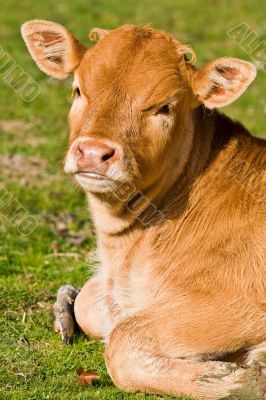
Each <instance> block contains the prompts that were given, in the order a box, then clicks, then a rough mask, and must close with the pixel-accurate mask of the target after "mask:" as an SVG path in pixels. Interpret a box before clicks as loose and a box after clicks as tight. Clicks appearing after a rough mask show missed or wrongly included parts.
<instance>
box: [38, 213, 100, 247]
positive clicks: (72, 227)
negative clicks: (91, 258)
mask: <svg viewBox="0 0 266 400" xmlns="http://www.w3.org/2000/svg"><path fill="white" fill-rule="evenodd" d="M43 218H44V221H45V223H46V224H47V225H49V226H50V227H51V228H52V230H53V231H54V232H55V233H56V235H58V237H59V238H61V239H64V242H66V243H67V244H68V245H70V246H71V247H76V248H80V247H82V246H83V245H86V244H87V242H88V239H89V238H90V237H92V236H93V235H94V232H93V227H92V225H91V223H90V222H89V218H86V220H84V219H81V218H79V217H78V216H77V215H74V214H72V213H64V214H57V213H49V214H45V215H43ZM59 247H60V246H59V244H58V243H57V242H54V243H52V244H51V251H53V252H55V253H56V252H58V251H60V248H59Z"/></svg>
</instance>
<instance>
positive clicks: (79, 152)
mask: <svg viewBox="0 0 266 400" xmlns="http://www.w3.org/2000/svg"><path fill="white" fill-rule="evenodd" d="M74 154H75V156H76V160H77V164H78V170H79V172H95V173H98V174H105V173H106V171H107V170H108V168H109V166H110V164H111V163H112V162H114V161H115V159H116V157H115V154H116V151H115V149H114V148H112V147H110V146H108V145H107V144H105V143H102V142H98V141H92V140H86V141H81V142H79V143H78V144H77V146H76V147H75V149H74Z"/></svg>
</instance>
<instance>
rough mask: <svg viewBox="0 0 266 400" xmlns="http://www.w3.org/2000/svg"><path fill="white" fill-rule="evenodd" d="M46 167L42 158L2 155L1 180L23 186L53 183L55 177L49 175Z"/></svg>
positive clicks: (0, 162) (0, 158)
mask: <svg viewBox="0 0 266 400" xmlns="http://www.w3.org/2000/svg"><path fill="white" fill-rule="evenodd" d="M46 166H47V162H46V160H44V159H43V158H41V157H37V156H34V157H30V156H27V157H26V156H23V155H20V154H15V155H9V154H3V155H0V180H1V178H2V179H3V180H4V181H6V180H9V181H10V180H11V181H16V182H19V183H20V184H21V185H23V186H40V185H43V184H44V181H45V183H47V181H48V183H51V180H53V179H54V177H53V176H49V175H48V174H47V172H46Z"/></svg>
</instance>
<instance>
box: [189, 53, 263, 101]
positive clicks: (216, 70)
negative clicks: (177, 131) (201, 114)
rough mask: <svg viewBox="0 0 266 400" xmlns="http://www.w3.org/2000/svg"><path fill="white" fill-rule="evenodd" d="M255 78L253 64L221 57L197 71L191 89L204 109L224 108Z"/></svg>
mask: <svg viewBox="0 0 266 400" xmlns="http://www.w3.org/2000/svg"><path fill="white" fill-rule="evenodd" d="M255 77H256V68H255V67H254V65H253V64H251V63H249V62H247V61H242V60H239V59H237V58H231V57H223V58H218V59H217V60H214V61H212V62H210V63H209V64H207V65H206V66H204V67H202V68H200V69H198V70H197V71H196V72H195V74H194V76H193V81H192V88H193V91H194V93H195V94H196V96H197V98H198V100H199V101H200V102H202V103H203V104H205V106H206V107H208V108H215V107H224V106H227V105H228V104H230V103H232V102H233V101H234V100H236V99H237V98H238V97H239V96H241V94H242V93H243V92H244V91H245V90H246V89H247V87H248V86H249V85H250V84H251V82H252V81H253V80H254V79H255Z"/></svg>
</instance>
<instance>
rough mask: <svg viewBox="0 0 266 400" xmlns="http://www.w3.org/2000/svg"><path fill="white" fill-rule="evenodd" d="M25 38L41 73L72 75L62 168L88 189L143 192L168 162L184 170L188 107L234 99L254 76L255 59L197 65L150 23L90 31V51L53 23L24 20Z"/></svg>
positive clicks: (161, 175)
mask: <svg viewBox="0 0 266 400" xmlns="http://www.w3.org/2000/svg"><path fill="white" fill-rule="evenodd" d="M22 35H23V38H24V40H25V42H26V44H27V46H28V49H29V51H30V53H31V55H32V57H33V58H34V60H35V61H36V62H37V64H38V65H39V67H40V68H41V69H42V70H43V71H44V72H46V73H48V74H49V75H51V76H53V77H55V78H59V79H62V78H65V77H66V76H67V75H69V74H73V75H74V81H73V93H74V101H73V105H72V107H71V111H70V115H69V120H70V146H69V150H68V153H67V156H66V161H65V172H66V173H72V174H74V175H75V178H76V179H77V181H78V182H79V183H80V184H81V185H82V187H83V188H84V189H85V190H86V191H90V192H96V193H103V192H104V193H110V192H113V191H115V190H116V189H117V187H119V186H121V184H122V185H123V184H125V185H126V184H128V183H131V184H132V183H134V187H135V188H137V189H138V190H144V189H145V188H148V187H151V186H152V185H154V184H156V183H158V182H160V181H162V180H163V179H164V177H165V176H166V172H167V170H169V165H171V164H172V165H174V164H175V166H176V167H175V168H176V170H177V171H178V169H179V170H180V171H181V170H182V167H183V165H184V163H185V162H186V159H187V157H188V154H189V150H190V143H191V142H192V136H193V129H192V124H191V121H190V115H191V113H190V111H191V109H193V108H194V107H196V106H197V105H199V104H200V103H203V104H204V105H205V106H206V107H209V108H214V107H221V106H225V105H227V104H229V103H231V102H232V101H233V100H235V99H236V98H237V97H239V96H240V94H241V93H242V92H243V91H244V90H245V89H246V87H247V86H248V85H249V84H250V83H251V82H252V80H253V79H254V77H255V74H256V72H255V68H254V67H253V66H252V64H250V63H248V62H245V61H241V60H238V59H233V58H227V57H226V58H220V59H217V60H215V61H213V62H211V63H209V64H208V65H207V66H205V67H203V68H201V69H197V68H196V67H194V66H193V65H192V63H191V62H190V61H189V60H188V58H187V53H191V55H192V58H194V53H193V51H192V50H191V49H190V48H188V47H186V46H183V45H182V44H180V43H179V42H177V41H175V40H173V39H172V38H171V37H169V36H168V35H166V34H165V33H163V32H159V31H156V30H153V29H151V28H150V27H138V26H123V27H121V28H118V29H116V30H113V31H104V30H99V29H94V30H93V31H92V33H91V36H95V35H97V36H98V39H99V41H98V43H97V44H96V45H95V46H94V47H92V48H89V49H86V48H85V47H84V46H83V45H82V44H80V43H79V42H78V41H77V40H76V39H75V38H74V37H73V36H72V34H71V33H70V32H68V31H67V30H66V29H65V28H64V27H62V26H61V25H58V24H55V23H52V22H47V21H38V20H36V21H31V22H28V23H26V24H24V25H23V27H22Z"/></svg>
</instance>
